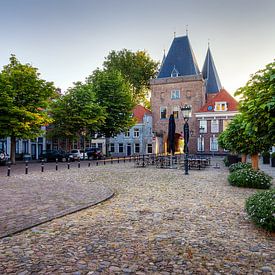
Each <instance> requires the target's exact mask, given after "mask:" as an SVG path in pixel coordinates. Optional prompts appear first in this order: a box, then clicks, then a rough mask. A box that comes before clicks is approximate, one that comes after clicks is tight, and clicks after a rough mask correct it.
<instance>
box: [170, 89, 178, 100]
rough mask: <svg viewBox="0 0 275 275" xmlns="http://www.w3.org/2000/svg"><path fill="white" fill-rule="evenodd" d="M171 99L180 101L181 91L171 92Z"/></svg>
mask: <svg viewBox="0 0 275 275" xmlns="http://www.w3.org/2000/svg"><path fill="white" fill-rule="evenodd" d="M171 99H180V91H179V90H173V91H171Z"/></svg>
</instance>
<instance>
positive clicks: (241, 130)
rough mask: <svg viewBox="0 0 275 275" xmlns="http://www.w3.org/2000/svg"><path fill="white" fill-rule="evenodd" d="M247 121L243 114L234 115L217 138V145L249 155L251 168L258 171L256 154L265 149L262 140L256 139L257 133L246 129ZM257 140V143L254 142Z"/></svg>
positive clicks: (265, 145)
mask: <svg viewBox="0 0 275 275" xmlns="http://www.w3.org/2000/svg"><path fill="white" fill-rule="evenodd" d="M247 125H248V121H247V120H246V119H245V116H244V115H243V114H239V115H236V116H235V117H234V118H233V120H232V121H231V122H230V123H229V125H228V127H227V128H226V130H225V131H223V132H222V133H221V134H220V135H219V137H218V142H219V145H220V146H221V147H222V148H224V149H226V150H229V151H230V152H233V153H239V154H244V155H248V154H250V155H251V158H252V167H253V168H254V169H255V170H258V166H259V165H258V153H259V152H262V151H264V150H265V149H266V148H267V146H268V145H267V144H266V143H265V140H264V138H260V137H259V138H258V137H257V132H255V131H253V129H250V130H249V131H248V128H247ZM255 140H257V142H255Z"/></svg>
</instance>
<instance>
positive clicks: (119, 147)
mask: <svg viewBox="0 0 275 275" xmlns="http://www.w3.org/2000/svg"><path fill="white" fill-rule="evenodd" d="M121 145H122V146H121ZM121 148H122V151H120V149H121ZM118 152H119V153H124V144H123V143H119V144H118Z"/></svg>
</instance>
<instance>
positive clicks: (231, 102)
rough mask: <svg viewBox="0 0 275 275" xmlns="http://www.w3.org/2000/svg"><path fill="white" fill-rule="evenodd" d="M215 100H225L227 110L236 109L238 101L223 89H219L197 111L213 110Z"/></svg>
mask: <svg viewBox="0 0 275 275" xmlns="http://www.w3.org/2000/svg"><path fill="white" fill-rule="evenodd" d="M215 102H227V112H230V111H231V112H232V111H238V101H237V100H236V99H235V98H234V97H233V96H232V95H230V94H229V93H228V92H227V91H226V90H225V89H221V90H220V92H218V93H217V95H215V96H214V97H213V98H211V100H209V101H208V102H207V103H205V104H204V105H203V106H202V107H201V108H200V109H199V111H198V113H203V112H215V111H214V107H215ZM208 106H212V110H209V109H208Z"/></svg>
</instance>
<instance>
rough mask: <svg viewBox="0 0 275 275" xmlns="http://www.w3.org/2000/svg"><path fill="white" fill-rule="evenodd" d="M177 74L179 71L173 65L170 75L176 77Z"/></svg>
mask: <svg viewBox="0 0 275 275" xmlns="http://www.w3.org/2000/svg"><path fill="white" fill-rule="evenodd" d="M178 76H179V72H178V70H177V69H176V68H175V66H174V69H173V70H172V72H171V77H178Z"/></svg>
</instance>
